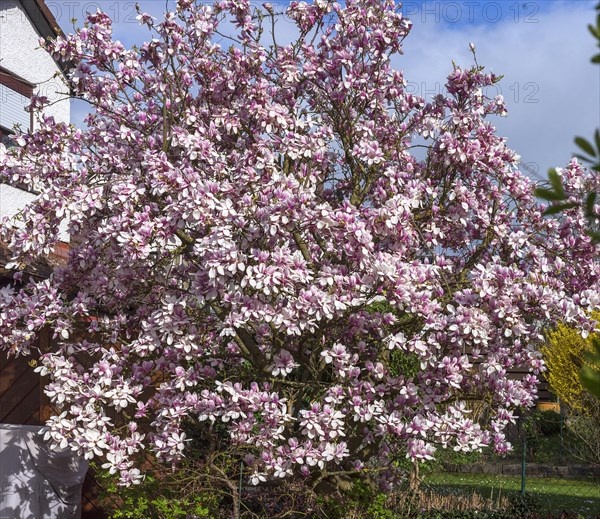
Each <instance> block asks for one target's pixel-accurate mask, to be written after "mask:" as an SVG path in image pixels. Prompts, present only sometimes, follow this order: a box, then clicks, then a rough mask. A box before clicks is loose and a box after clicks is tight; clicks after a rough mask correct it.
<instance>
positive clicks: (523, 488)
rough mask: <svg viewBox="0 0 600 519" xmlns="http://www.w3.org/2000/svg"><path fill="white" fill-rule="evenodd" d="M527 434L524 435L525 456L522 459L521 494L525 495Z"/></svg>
mask: <svg viewBox="0 0 600 519" xmlns="http://www.w3.org/2000/svg"><path fill="white" fill-rule="evenodd" d="M526 453H527V434H524V435H523V457H522V460H521V495H522V496H524V495H525V481H526V480H527V470H526V468H527V460H526Z"/></svg>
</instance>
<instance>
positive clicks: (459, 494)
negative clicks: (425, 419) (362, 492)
mask: <svg viewBox="0 0 600 519" xmlns="http://www.w3.org/2000/svg"><path fill="white" fill-rule="evenodd" d="M599 425H600V415H599V416H590V415H585V416H584V415H581V416H574V415H571V416H569V415H566V414H564V413H560V412H557V411H556V410H546V411H536V412H534V413H531V414H529V415H527V416H523V417H521V418H520V419H519V420H518V421H517V422H516V423H515V424H513V425H512V426H511V427H510V428H509V430H508V434H507V436H508V439H509V440H510V442H511V443H512V445H513V451H512V452H511V453H510V454H508V455H506V456H505V457H502V458H500V457H498V456H497V455H493V454H491V453H489V454H488V453H483V454H478V455H461V454H457V453H450V454H449V455H447V456H446V458H445V459H443V460H442V461H441V462H440V463H439V464H437V465H435V466H434V467H433V468H432V469H430V470H429V471H428V472H426V473H425V474H423V475H422V486H421V488H422V489H423V490H424V491H426V492H428V493H429V495H430V496H431V499H433V500H437V501H440V500H441V501H440V502H442V501H443V500H444V499H445V500H446V502H447V503H446V508H451V507H452V506H453V504H456V503H460V502H461V501H464V500H465V499H471V500H473V499H475V500H478V505H477V508H478V509H486V510H505V509H506V508H507V507H509V505H510V504H511V503H512V504H514V502H515V501H518V500H522V501H523V502H526V503H527V505H528V507H529V509H533V510H534V511H536V512H539V513H540V515H541V516H543V517H547V516H554V517H559V516H560V514H564V515H563V517H581V518H584V517H585V518H600V428H599Z"/></svg>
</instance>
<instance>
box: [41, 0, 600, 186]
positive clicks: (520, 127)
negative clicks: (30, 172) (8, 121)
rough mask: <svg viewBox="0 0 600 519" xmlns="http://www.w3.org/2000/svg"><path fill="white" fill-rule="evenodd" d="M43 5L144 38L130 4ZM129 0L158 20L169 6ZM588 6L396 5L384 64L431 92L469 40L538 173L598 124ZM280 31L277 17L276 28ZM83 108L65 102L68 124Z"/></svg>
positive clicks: (506, 126)
mask: <svg viewBox="0 0 600 519" xmlns="http://www.w3.org/2000/svg"><path fill="white" fill-rule="evenodd" d="M46 3H47V4H48V7H49V8H50V9H51V11H52V12H53V13H54V15H55V16H56V18H57V20H58V21H59V23H60V24H61V26H62V27H63V29H64V30H65V31H66V32H68V31H69V30H71V29H72V24H71V21H70V20H71V18H77V19H78V20H79V21H81V20H83V18H84V17H85V13H86V12H87V11H90V10H96V9H97V8H101V9H102V10H104V11H105V12H107V13H108V14H109V15H110V16H111V17H112V18H113V20H114V28H115V37H116V38H118V39H120V40H121V41H122V42H123V43H124V44H125V45H126V46H129V45H132V44H134V43H140V42H142V41H144V39H145V38H147V36H148V31H147V30H145V29H144V28H142V27H140V26H139V25H138V24H137V22H136V20H135V16H136V13H135V8H134V6H135V2H134V1H128V0H125V1H123V0H120V1H119V0H102V1H78V0H77V1H76V0H64V1H63V0H47V2H46ZM260 3H262V2H256V4H257V5H260ZM271 3H273V4H275V3H277V2H275V1H274V0H271ZM139 4H140V6H141V8H142V10H143V11H147V12H150V13H151V14H153V15H155V16H157V17H160V15H161V13H162V12H163V11H164V10H165V6H167V5H170V6H173V5H174V2H173V0H139ZM278 4H279V5H281V6H284V5H285V2H278ZM595 4H596V0H538V1H527V0H524V1H520V2H519V1H515V0H503V1H477V0H464V1H463V0H458V1H430V0H429V1H425V0H410V1H406V2H404V3H403V6H402V11H403V12H404V14H405V15H406V16H408V17H409V18H410V19H411V20H412V21H413V24H414V26H413V30H412V31H411V34H410V35H409V37H408V38H407V39H406V42H405V46H404V48H405V54H404V55H403V56H398V57H396V58H394V61H393V65H394V66H395V68H398V69H402V70H404V72H405V77H406V79H407V81H408V82H409V87H410V88H411V89H412V90H413V91H414V92H415V93H418V94H420V95H424V96H425V97H431V96H433V95H435V94H436V93H439V92H443V85H444V83H445V77H446V75H447V74H448V72H450V70H451V68H452V60H454V61H455V62H456V63H458V64H459V65H462V66H469V65H471V64H472V63H473V57H472V55H471V52H470V50H469V42H471V41H472V42H474V43H475V45H476V49H477V60H478V62H479V63H480V64H481V65H485V66H486V67H487V68H489V69H491V70H493V71H494V72H496V73H497V74H503V75H504V79H503V80H502V82H501V83H500V85H499V87H498V89H497V90H496V91H495V92H489V93H494V94H502V95H503V96H504V97H505V99H506V101H507V105H508V109H509V113H508V116H507V117H506V118H497V119H495V120H494V124H495V126H496V127H497V129H498V132H499V134H500V135H503V136H505V137H507V138H508V143H509V145H510V146H511V147H512V148H513V149H515V150H516V151H517V152H518V153H519V154H520V155H521V157H522V162H523V163H524V164H525V168H526V169H527V170H528V171H530V172H531V174H530V176H532V178H534V179H537V178H545V177H546V170H547V169H548V168H549V167H553V166H564V165H565V164H566V163H567V162H568V161H569V158H570V156H571V154H572V153H573V152H574V151H575V147H574V145H573V144H572V143H573V138H574V136H575V135H582V136H584V137H587V138H589V137H591V136H592V134H593V131H594V129H595V128H596V127H599V126H600V67H599V66H597V65H596V66H594V65H592V64H591V63H590V58H591V56H592V54H593V53H594V52H595V42H594V39H593V38H592V37H591V35H590V34H589V32H588V31H587V29H586V26H587V24H589V23H592V21H593V20H594V19H595V12H594V6H595ZM289 29H290V27H289V26H287V27H286V24H285V23H283V24H282V25H281V27H280V28H279V30H280V31H282V32H283V33H286V32H288V30H289ZM278 40H279V38H278ZM86 109H87V108H86V106H85V105H84V104H78V103H74V105H73V121H74V122H75V123H76V124H80V122H81V120H82V118H83V116H84V114H85V110H86Z"/></svg>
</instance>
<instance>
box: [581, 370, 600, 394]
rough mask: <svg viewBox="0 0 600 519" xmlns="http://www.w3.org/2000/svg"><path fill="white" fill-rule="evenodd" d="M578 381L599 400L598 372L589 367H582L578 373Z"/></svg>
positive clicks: (599, 382)
mask: <svg viewBox="0 0 600 519" xmlns="http://www.w3.org/2000/svg"><path fill="white" fill-rule="evenodd" d="M579 379H580V380H581V384H582V385H583V387H585V388H586V389H587V390H588V391H589V392H590V393H592V394H593V395H595V396H596V397H597V398H600V371H596V370H595V369H592V368H590V367H589V366H583V367H582V368H581V371H580V372H579Z"/></svg>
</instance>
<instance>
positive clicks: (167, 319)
mask: <svg viewBox="0 0 600 519" xmlns="http://www.w3.org/2000/svg"><path fill="white" fill-rule="evenodd" d="M278 16H279V15H278V14H277V13H275V11H274V8H273V7H271V6H270V5H268V4H265V6H264V10H262V11H257V10H253V9H252V8H251V7H250V6H249V4H248V2H247V1H244V0H223V1H219V2H217V3H216V4H215V5H214V6H212V7H210V6H207V5H202V4H196V3H194V2H192V1H191V0H179V2H178V3H177V8H176V10H175V11H174V12H167V13H166V14H165V16H164V19H163V20H162V21H160V22H159V21H156V20H154V19H153V18H152V17H151V16H149V15H147V14H143V13H140V17H139V20H140V23H142V24H144V25H147V26H148V28H149V30H150V31H151V34H152V39H151V40H150V41H149V42H148V43H145V44H144V45H142V46H141V47H139V48H133V49H125V48H124V46H123V45H122V44H121V43H120V42H118V41H114V40H113V38H112V29H111V20H110V18H109V17H108V16H107V15H106V14H104V13H101V12H98V13H95V14H91V15H90V16H89V17H88V18H87V21H86V23H85V26H84V27H83V28H81V29H80V30H78V31H77V32H76V33H75V34H73V35H70V36H68V37H67V38H66V39H62V38H58V39H57V40H56V41H53V42H49V43H47V49H48V51H49V52H51V53H52V54H53V55H54V56H55V57H58V58H60V59H64V60H67V61H70V62H72V63H74V64H75V65H76V66H75V68H74V70H73V72H72V74H71V79H70V81H71V85H70V86H71V87H72V89H73V95H74V96H76V97H79V98H82V99H85V100H86V101H88V102H89V103H90V105H91V106H92V107H93V111H92V112H91V113H90V114H89V115H88V116H87V118H86V124H87V127H86V128H85V129H77V128H74V127H72V126H69V125H66V124H61V123H57V122H55V121H54V120H53V119H52V118H49V117H41V116H40V119H41V120H40V128H39V130H37V131H35V132H33V133H29V134H26V135H20V136H19V137H18V143H19V146H18V147H16V148H14V149H11V150H10V151H5V150H4V149H2V152H1V153H0V171H1V174H2V177H3V178H4V179H5V180H6V181H11V182H18V183H21V184H25V185H27V186H30V187H32V188H35V189H37V190H38V191H39V192H40V196H39V197H38V198H37V200H36V201H35V202H33V203H32V204H31V205H30V206H28V207H27V208H26V209H25V210H24V211H23V212H22V214H21V215H20V216H19V217H18V218H16V219H15V220H5V221H4V222H3V224H2V230H1V238H2V240H3V241H4V242H5V243H7V244H8V246H9V247H10V250H11V251H12V253H13V255H14V259H13V262H12V265H9V267H12V268H14V269H16V270H17V274H16V277H17V278H18V277H19V272H18V269H19V266H20V265H22V264H24V263H26V262H28V261H31V260H32V259H34V258H37V257H39V256H44V255H47V254H49V253H50V252H51V251H52V249H53V247H54V245H55V244H56V243H57V240H58V239H59V225H60V223H61V222H67V225H68V233H69V235H70V237H71V245H72V247H71V252H70V255H69V259H68V263H67V264H66V266H64V267H61V268H57V269H56V270H55V271H54V273H53V275H52V276H51V277H50V278H49V279H47V280H44V281H31V282H29V283H28V284H26V285H25V286H22V287H20V288H19V287H17V288H18V290H17V289H15V290H14V291H13V290H4V291H2V292H1V294H0V298H1V301H2V311H1V314H0V331H1V333H0V344H1V345H2V346H3V347H4V348H5V349H6V350H7V351H10V352H11V353H13V354H28V353H30V351H31V350H32V348H33V347H34V344H35V342H34V341H35V337H36V334H37V333H38V332H39V330H41V329H42V328H43V327H46V326H50V327H51V328H52V329H53V330H54V340H53V342H52V348H51V349H50V351H42V352H40V353H41V365H40V367H39V368H38V371H39V372H40V375H42V376H47V377H49V378H50V382H49V383H48V385H47V388H46V391H47V394H48V395H49V396H50V398H51V399H52V401H53V402H54V403H55V404H56V405H57V406H58V407H59V408H60V410H61V412H60V414H59V415H58V416H55V417H53V418H51V419H50V420H49V422H48V426H49V428H48V433H47V436H48V438H49V439H50V440H52V441H53V442H56V443H58V444H62V445H70V446H71V447H72V448H73V449H74V450H75V451H77V452H78V453H80V454H82V455H84V456H85V457H86V458H90V459H92V458H100V459H101V460H102V461H101V462H102V463H103V466H104V467H105V468H106V469H108V470H109V472H111V473H113V474H118V475H119V477H120V480H121V483H122V484H129V483H135V482H137V481H139V479H140V478H141V477H142V474H141V472H140V470H139V468H138V467H137V466H136V464H135V460H136V453H139V452H140V450H141V449H143V448H150V449H152V450H153V451H155V453H156V454H157V455H158V456H159V458H160V459H162V460H163V461H165V462H167V463H175V462H177V460H179V459H180V458H181V457H182V456H184V455H185V453H186V444H187V443H188V440H190V439H191V437H190V436H189V432H188V433H186V431H189V427H190V425H191V426H193V427H192V429H194V430H195V431H196V433H194V434H197V436H198V437H201V438H203V443H202V445H203V449H204V452H205V454H206V453H209V454H206V456H207V459H211V460H213V461H214V463H213V461H211V464H210V467H209V470H212V471H214V474H217V475H218V477H220V478H222V480H223V481H224V482H226V483H225V484H226V486H227V487H228V488H229V489H231V492H235V491H236V490H235V489H236V488H237V487H236V484H234V483H232V481H235V480H234V479H233V478H234V477H236V476H234V475H235V474H239V461H240V460H241V461H243V464H244V465H243V467H244V471H243V474H244V475H245V476H247V477H249V479H250V481H251V482H252V483H254V484H261V483H263V482H264V483H266V484H269V485H274V484H276V483H277V482H278V481H284V480H285V481H287V480H296V481H303V482H304V483H305V484H306V485H308V486H311V487H313V488H317V487H318V485H320V484H325V483H328V484H334V485H335V484H336V481H337V482H339V481H341V479H342V478H346V477H354V476H361V475H365V474H371V475H372V477H373V478H375V479H376V480H377V481H378V482H379V483H380V484H381V485H382V486H383V488H388V487H389V486H391V485H393V484H394V483H395V482H396V481H397V480H398V477H400V476H402V474H401V471H400V470H399V468H398V467H400V466H402V464H399V463H398V461H399V460H402V459H405V458H408V459H409V461H411V462H417V461H423V460H430V459H432V458H434V457H435V454H436V450H437V449H439V448H450V449H454V450H456V451H462V452H469V451H473V450H478V449H481V448H483V447H484V446H488V445H489V446H493V447H494V448H495V449H496V450H497V451H498V452H501V453H502V452H506V451H507V450H508V449H510V445H509V444H508V443H507V441H506V439H505V436H504V433H503V430H504V428H505V426H506V425H507V424H508V423H509V422H511V421H512V420H513V416H514V415H513V413H514V412H515V410H516V409H518V408H519V407H528V406H530V405H532V403H533V401H534V399H535V393H536V385H537V381H538V379H537V377H536V374H538V373H539V372H540V370H542V369H543V362H542V361H541V358H540V354H539V353H538V351H537V345H538V344H539V343H540V342H541V341H542V340H543V337H542V335H541V334H540V331H541V327H542V326H543V325H544V323H547V322H549V321H552V320H558V319H559V318H560V319H561V320H563V321H565V322H566V323H569V324H571V325H573V326H577V327H579V328H580V329H581V330H583V333H584V334H585V333H588V332H589V331H590V330H591V329H592V328H593V325H594V323H593V321H591V320H590V318H589V317H588V315H589V314H588V312H589V311H590V310H594V309H596V308H597V307H598V303H599V301H600V298H599V295H598V292H597V282H598V276H599V274H600V269H599V267H598V263H597V261H596V260H595V258H596V257H597V255H596V252H595V248H594V246H593V244H591V243H590V238H589V237H588V236H586V235H585V232H584V231H585V218H584V215H583V214H582V212H581V209H579V208H576V207H575V208H571V209H569V210H567V211H566V212H565V213H564V215H563V216H562V217H561V219H557V220H551V219H545V218H544V217H543V210H544V206H538V204H537V203H536V201H535V199H534V196H533V194H532V191H533V186H532V183H531V181H530V180H529V179H528V178H526V177H524V176H523V175H521V174H520V173H519V171H518V168H517V165H518V160H519V157H518V156H517V155H516V154H515V153H514V152H513V151H511V150H510V149H508V148H507V147H506V145H505V140H504V139H502V138H500V137H498V136H497V135H496V134H495V131H494V127H493V126H492V124H491V123H490V122H489V121H488V118H489V116H493V115H500V116H502V115H504V114H505V112H506V110H505V106H504V102H503V100H502V98H501V97H495V98H493V99H490V98H488V97H487V96H486V94H485V92H486V87H488V86H490V85H493V84H494V83H496V82H497V81H498V80H499V78H498V77H497V76H495V75H494V74H489V73H486V72H485V70H484V69H483V68H482V67H480V66H473V67H470V68H461V67H459V66H457V65H455V66H454V68H453V70H452V71H451V72H450V74H449V76H448V81H447V85H446V88H447V92H448V95H446V96H442V95H439V96H437V97H436V98H435V99H434V100H433V101H432V102H429V103H426V102H425V101H424V100H423V99H421V98H419V97H417V96H415V95H413V94H411V93H409V92H408V90H407V89H406V81H405V79H404V76H403V74H402V73H401V72H399V71H396V70H393V69H392V68H391V65H390V56H392V55H394V54H399V53H401V51H402V48H401V43H402V41H403V39H404V38H405V37H406V36H407V35H408V33H409V30H410V27H411V24H410V22H409V21H408V20H406V19H405V18H404V17H403V16H402V14H401V13H400V12H399V9H398V6H396V5H394V3H393V2H392V1H391V0H348V1H347V2H345V4H344V7H342V6H341V5H339V4H337V3H334V2H328V1H324V0H316V1H315V2H314V3H313V4H306V3H304V2H292V3H291V4H290V6H289V8H288V9H287V16H288V18H289V19H291V20H292V21H293V22H294V24H295V31H296V32H295V39H294V41H293V43H291V44H289V45H278V44H277V43H276V38H275V35H273V34H272V35H271V37H269V36H268V34H267V33H268V29H267V28H269V27H271V25H272V24H273V25H275V23H276V22H277V20H278ZM226 19H229V20H231V21H232V23H233V25H234V27H235V29H236V35H235V36H233V37H232V38H233V39H234V40H235V42H236V43H235V44H234V45H232V46H231V47H229V48H224V47H221V46H220V45H218V44H216V43H215V39H216V37H217V36H219V34H220V28H222V25H223V23H224V20H226ZM271 22H272V23H271ZM36 103H37V105H40V104H43V102H42V101H41V100H37V101H36ZM37 105H36V106H37ZM421 142H422V143H424V144H419V143H421ZM418 146H422V147H424V148H425V151H426V156H425V158H424V159H423V160H419V159H417V158H416V157H415V156H414V155H413V154H412V151H413V150H414V149H415V148H416V147H418ZM558 172H559V174H561V175H562V177H563V179H564V182H565V183H567V184H569V186H570V189H582V190H583V189H587V188H589V187H590V185H591V183H593V182H594V177H593V176H592V175H591V173H590V172H589V171H587V170H585V169H584V168H582V167H581V165H580V164H579V163H578V162H577V161H576V160H573V161H572V162H571V163H570V164H569V165H568V167H567V168H565V169H559V170H558ZM18 220H20V221H18ZM82 359H85V360H82ZM514 366H525V367H527V368H528V369H529V371H530V374H529V375H528V376H525V377H524V378H523V379H522V380H511V379H509V377H508V376H507V370H509V369H510V368H512V367H514ZM471 401H476V402H486V403H487V405H488V406H489V412H488V413H486V419H485V420H481V421H480V422H477V423H476V422H474V421H473V420H472V419H471V418H470V414H469V413H470V408H471V406H470V404H469V402H471ZM142 424H145V425H144V430H142V427H141V425H142ZM225 452H226V453H227V458H228V459H229V462H228V463H229V464H227V463H224V462H223V463H221V464H219V463H220V462H219V460H222V459H223V456H220V454H222V453H225ZM232 460H237V461H236V462H235V463H234V462H233V461H232ZM231 467H233V468H231ZM230 468H231V471H230V472H228V470H229V469H230ZM329 488H331V487H329Z"/></svg>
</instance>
